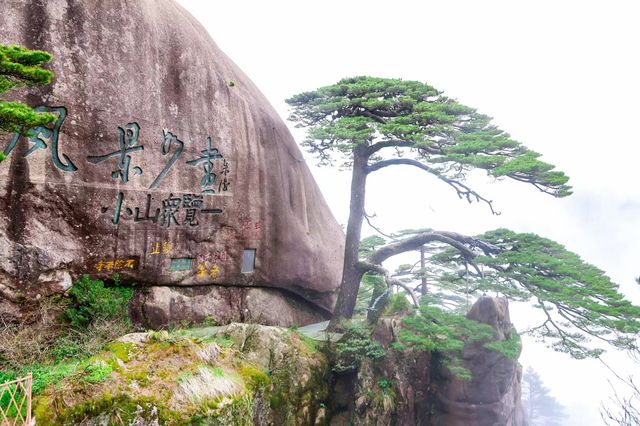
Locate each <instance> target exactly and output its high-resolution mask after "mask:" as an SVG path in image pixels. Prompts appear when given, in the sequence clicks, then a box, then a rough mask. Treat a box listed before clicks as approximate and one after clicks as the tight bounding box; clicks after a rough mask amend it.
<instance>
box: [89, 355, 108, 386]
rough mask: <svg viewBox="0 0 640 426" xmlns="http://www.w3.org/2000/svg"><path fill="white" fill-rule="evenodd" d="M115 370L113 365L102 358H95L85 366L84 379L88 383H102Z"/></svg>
mask: <svg viewBox="0 0 640 426" xmlns="http://www.w3.org/2000/svg"><path fill="white" fill-rule="evenodd" d="M112 372H113V367H111V365H109V363H107V362H106V361H104V360H102V359H97V360H94V361H93V362H90V363H89V364H87V365H86V366H85V368H84V375H83V377H82V380H84V381H85V382H87V383H100V382H101V381H103V380H104V379H106V378H107V377H109V376H110V375H111V373H112Z"/></svg>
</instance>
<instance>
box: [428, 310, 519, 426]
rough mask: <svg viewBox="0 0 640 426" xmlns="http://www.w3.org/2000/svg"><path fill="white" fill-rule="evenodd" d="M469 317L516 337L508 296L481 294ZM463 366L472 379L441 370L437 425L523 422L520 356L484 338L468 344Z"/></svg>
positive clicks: (511, 425)
mask: <svg viewBox="0 0 640 426" xmlns="http://www.w3.org/2000/svg"><path fill="white" fill-rule="evenodd" d="M467 317H468V318H469V319H472V320H475V321H479V322H482V323H485V324H489V325H491V326H492V327H493V328H494V329H495V330H496V335H497V340H499V341H504V340H506V339H509V338H513V334H514V333H515V330H514V328H513V325H512V324H511V321H510V319H509V305H508V302H507V299H505V298H492V297H481V298H480V299H478V301H477V302H476V303H475V304H474V305H473V306H472V308H471V310H470V311H469V313H468V314H467ZM462 365H463V367H465V368H467V369H469V370H470V371H471V374H472V379H471V380H470V381H468V382H465V381H460V380H456V379H455V378H454V377H453V376H452V375H451V373H450V372H448V371H447V370H445V369H443V370H442V371H440V375H441V377H442V378H441V379H440V380H439V383H438V385H437V387H436V397H437V403H438V410H437V412H438V413H439V414H437V415H436V416H435V419H434V424H435V425H447V426H494V425H505V426H523V425H524V424H525V420H524V410H523V407H522V403H521V399H520V397H521V389H520V380H521V376H522V371H521V369H520V367H519V366H518V362H517V357H516V358H515V359H510V358H508V357H505V356H503V355H501V354H500V353H498V352H496V351H494V350H490V349H487V348H485V347H483V343H482V342H478V343H472V344H468V345H467V346H466V347H465V349H464V351H463V356H462Z"/></svg>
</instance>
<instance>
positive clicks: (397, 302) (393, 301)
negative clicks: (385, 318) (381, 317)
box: [384, 292, 411, 315]
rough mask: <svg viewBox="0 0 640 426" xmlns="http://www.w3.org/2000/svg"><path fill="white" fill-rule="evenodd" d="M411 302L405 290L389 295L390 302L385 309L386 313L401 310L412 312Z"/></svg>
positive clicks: (389, 313) (391, 313)
mask: <svg viewBox="0 0 640 426" xmlns="http://www.w3.org/2000/svg"><path fill="white" fill-rule="evenodd" d="M410 311H411V302H409V299H407V296H406V294H405V293H404V292H401V293H396V294H393V295H392V296H391V297H389V304H388V305H387V309H386V310H385V312H384V313H385V315H393V314H397V313H399V312H410Z"/></svg>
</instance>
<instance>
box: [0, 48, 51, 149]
mask: <svg viewBox="0 0 640 426" xmlns="http://www.w3.org/2000/svg"><path fill="white" fill-rule="evenodd" d="M51 58H52V56H51V55H50V54H49V53H47V52H43V51H40V50H29V49H26V48H24V47H20V46H14V45H8V46H7V45H2V44H0V95H2V94H3V93H4V92H6V91H8V90H10V89H13V88H19V87H30V86H38V85H47V84H49V83H51V79H52V78H53V73H52V72H51V71H49V70H46V69H44V68H42V66H43V65H44V64H46V63H47V62H49V61H50V60H51ZM54 120H55V116H54V115H52V114H49V113H42V112H36V111H35V110H34V109H33V108H31V107H29V106H28V105H25V104H23V103H22V102H8V101H5V100H2V99H0V132H11V133H12V132H26V131H28V129H31V128H34V127H38V126H44V125H46V124H49V123H51V122H53V121H54ZM5 158H6V157H5V154H4V153H1V152H0V161H2V160H4V159H5Z"/></svg>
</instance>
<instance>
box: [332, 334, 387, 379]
mask: <svg viewBox="0 0 640 426" xmlns="http://www.w3.org/2000/svg"><path fill="white" fill-rule="evenodd" d="M336 353H337V356H336V362H335V365H334V370H336V371H349V370H354V369H358V367H360V364H361V363H362V361H363V360H365V359H366V358H369V359H373V360H376V359H380V358H383V357H384V356H385V355H386V352H385V350H384V348H383V347H382V346H381V345H380V344H379V343H378V342H376V341H374V340H373V339H372V338H371V330H369V329H368V328H367V327H366V326H365V325H364V324H360V323H355V322H350V323H348V324H346V325H345V328H344V335H343V336H342V338H341V339H340V342H338V344H337V345H336Z"/></svg>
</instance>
